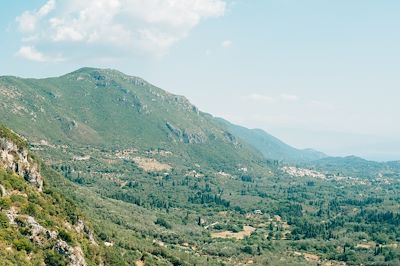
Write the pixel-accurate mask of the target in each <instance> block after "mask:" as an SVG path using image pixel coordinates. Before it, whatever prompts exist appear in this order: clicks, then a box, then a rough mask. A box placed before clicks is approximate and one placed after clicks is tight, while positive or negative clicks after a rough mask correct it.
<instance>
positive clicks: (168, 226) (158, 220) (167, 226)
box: [156, 218, 172, 229]
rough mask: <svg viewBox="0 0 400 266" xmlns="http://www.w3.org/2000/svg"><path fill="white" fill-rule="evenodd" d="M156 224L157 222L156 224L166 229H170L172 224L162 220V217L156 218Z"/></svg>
mask: <svg viewBox="0 0 400 266" xmlns="http://www.w3.org/2000/svg"><path fill="white" fill-rule="evenodd" d="M156 224H158V225H160V226H162V227H165V228H167V229H171V228H172V226H171V225H170V224H169V223H168V222H167V221H166V220H164V219H163V218H157V220H156Z"/></svg>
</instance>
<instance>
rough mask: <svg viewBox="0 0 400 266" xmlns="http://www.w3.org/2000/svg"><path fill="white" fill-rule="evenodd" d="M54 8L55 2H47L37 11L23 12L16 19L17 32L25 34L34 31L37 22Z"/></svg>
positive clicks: (50, 0)
mask: <svg viewBox="0 0 400 266" xmlns="http://www.w3.org/2000/svg"><path fill="white" fill-rule="evenodd" d="M55 7H56V2H55V0H49V1H47V3H46V4H44V5H43V6H42V7H41V8H40V9H39V10H37V11H25V12H24V13H22V14H21V16H18V17H17V18H16V21H17V22H18V26H19V30H20V31H22V32H25V33H29V32H33V31H35V30H36V26H37V23H38V21H39V20H40V19H42V18H43V17H45V16H47V15H48V14H49V13H50V12H51V11H52V10H54V8H55Z"/></svg>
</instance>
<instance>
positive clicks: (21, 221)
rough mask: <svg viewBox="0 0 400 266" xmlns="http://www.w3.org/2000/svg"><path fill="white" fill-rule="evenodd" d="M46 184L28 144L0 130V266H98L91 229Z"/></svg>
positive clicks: (0, 128)
mask: <svg viewBox="0 0 400 266" xmlns="http://www.w3.org/2000/svg"><path fill="white" fill-rule="evenodd" d="M48 173H49V172H46V174H48ZM53 174H55V173H54V172H53ZM56 175H57V174H56ZM43 181H44V182H45V184H44V186H43ZM46 181H47V180H46V177H43V176H42V173H41V172H40V170H39V162H38V161H37V160H36V159H34V157H32V155H31V154H30V152H29V151H28V150H27V143H26V142H25V141H24V140H23V139H21V138H20V137H18V136H17V135H15V134H14V133H13V132H11V131H10V130H8V129H7V128H4V127H0V257H1V262H0V264H1V265H43V263H45V264H46V265H66V264H67V263H68V264H69V265H74V266H84V265H98V264H99V263H101V262H102V261H103V260H102V256H101V254H100V253H101V252H100V250H101V249H100V248H99V245H98V244H97V242H96V240H95V238H94V236H93V233H92V231H91V229H90V228H89V227H88V226H87V225H86V222H85V221H84V219H83V218H82V216H81V215H80V213H79V211H78V210H77V209H76V207H75V205H74V204H72V203H71V202H70V201H68V200H66V199H65V198H64V197H63V196H61V195H60V194H59V193H57V192H55V191H53V190H51V188H50V187H49V186H48V185H47V184H46ZM42 191H44V192H42Z"/></svg>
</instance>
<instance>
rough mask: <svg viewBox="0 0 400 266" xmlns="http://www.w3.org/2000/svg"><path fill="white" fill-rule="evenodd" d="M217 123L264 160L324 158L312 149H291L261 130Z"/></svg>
mask: <svg viewBox="0 0 400 266" xmlns="http://www.w3.org/2000/svg"><path fill="white" fill-rule="evenodd" d="M219 121H220V122H221V123H222V124H224V125H226V126H227V128H228V130H229V131H230V132H231V133H233V135H235V136H236V137H238V138H239V139H242V140H244V141H245V142H247V143H249V144H250V145H252V146H253V147H254V148H256V149H257V150H258V151H260V152H261V153H262V154H263V155H264V156H265V157H266V158H269V159H274V160H282V161H286V162H305V161H313V160H318V159H321V158H324V157H326V155H325V154H324V153H322V152H318V151H315V150H312V149H305V150H300V149H296V148H293V147H291V146H289V145H287V144H286V143H284V142H282V141H281V140H279V139H277V138H276V137H274V136H272V135H270V134H268V133H267V132H265V131H264V130H262V129H248V128H245V127H242V126H238V125H234V124H232V123H230V122H228V121H226V120H224V119H219Z"/></svg>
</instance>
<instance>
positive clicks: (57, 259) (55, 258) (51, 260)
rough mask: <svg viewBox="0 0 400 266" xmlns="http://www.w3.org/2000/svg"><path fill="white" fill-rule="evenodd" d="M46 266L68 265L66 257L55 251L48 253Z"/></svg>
mask: <svg viewBox="0 0 400 266" xmlns="http://www.w3.org/2000/svg"><path fill="white" fill-rule="evenodd" d="M44 262H45V263H46V266H65V265H67V263H66V262H65V260H64V257H63V256H62V255H60V254H58V253H57V252H54V251H53V250H51V251H49V252H47V254H46V257H45V259H44Z"/></svg>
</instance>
